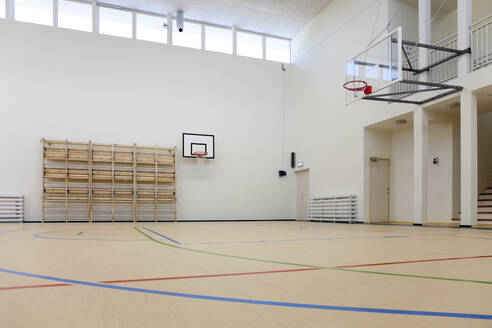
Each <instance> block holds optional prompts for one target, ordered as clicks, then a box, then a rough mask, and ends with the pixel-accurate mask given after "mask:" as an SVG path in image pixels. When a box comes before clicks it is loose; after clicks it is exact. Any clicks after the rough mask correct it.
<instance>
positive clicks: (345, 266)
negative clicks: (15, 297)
mask: <svg viewBox="0 0 492 328" xmlns="http://www.w3.org/2000/svg"><path fill="white" fill-rule="evenodd" d="M490 257H492V255H479V256H466V257H446V258H440V259H428V260H412V261H397V262H382V263H370V264H355V265H339V266H334V267H333V268H339V269H344V268H357V267H368V266H380V265H392V264H405V263H423V262H437V261H454V260H467V259H481V258H490ZM322 269H323V268H302V269H287V270H272V271H256V272H239V273H219V274H205V275H194V276H177V277H162V278H143V279H127V280H107V281H101V283H105V284H117V283H125V282H143V281H159V280H175V279H195V278H214V277H233V276H246V275H256V274H268V273H283V272H299V271H313V270H322ZM60 286H71V285H70V284H47V285H28V286H11V287H0V290H9V289H27V288H42V287H60Z"/></svg>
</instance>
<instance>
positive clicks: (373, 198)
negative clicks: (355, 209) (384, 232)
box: [369, 159, 390, 223]
mask: <svg viewBox="0 0 492 328" xmlns="http://www.w3.org/2000/svg"><path fill="white" fill-rule="evenodd" d="M369 170H370V173H369V179H370V180H369V222H370V223H389V196H390V195H389V193H390V189H389V160H387V159H377V160H371V161H370V164H369Z"/></svg>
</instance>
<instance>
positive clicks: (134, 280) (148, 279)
mask: <svg viewBox="0 0 492 328" xmlns="http://www.w3.org/2000/svg"><path fill="white" fill-rule="evenodd" d="M312 270H319V269H317V268H302V269H286V270H270V271H255V272H238V273H217V274H204V275H193V276H176V277H161V278H140V279H125V280H105V281H100V283H103V284H118V283H127V282H146V281H161V280H177V279H196V278H215V277H234V276H246V275H259V274H269V273H286V272H299V271H312ZM59 286H71V285H70V284H44V285H26V286H8V287H0V290H12V289H27V288H42V287H59Z"/></svg>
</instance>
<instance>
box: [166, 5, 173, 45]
mask: <svg viewBox="0 0 492 328" xmlns="http://www.w3.org/2000/svg"><path fill="white" fill-rule="evenodd" d="M167 44H168V45H172V44H173V17H172V16H171V14H170V13H168V14H167Z"/></svg>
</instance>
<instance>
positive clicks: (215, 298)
mask: <svg viewBox="0 0 492 328" xmlns="http://www.w3.org/2000/svg"><path fill="white" fill-rule="evenodd" d="M0 272H5V273H10V274H16V275H20V276H26V277H31V278H39V279H46V280H53V281H58V282H63V283H68V284H74V285H85V286H91V287H100V288H108V289H116V290H124V291H129V292H137V293H146V294H156V295H166V296H175V297H185V298H193V299H201V300H208V301H221V302H232V303H243V304H257V305H269V306H282V307H291V308H305V309H318V310H331V311H349V312H366V313H383V314H402V315H416V316H431V317H451V318H465V319H482V320H492V315H488V314H474V313H455V312H433V311H412V310H398V309H379V308H366V307H353V306H334V305H318V304H305V303H290V302H274V301H263V300H251V299H244V298H232V297H220V296H207V295H199V294H187V293H176V292H167V291H163V290H154V289H144V288H135V287H124V286H116V285H108V284H101V283H95V282H88V281H81V280H73V279H65V278H57V277H51V276H44V275H39V274H34V273H27V272H21V271H14V270H9V269H3V268H0Z"/></svg>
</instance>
